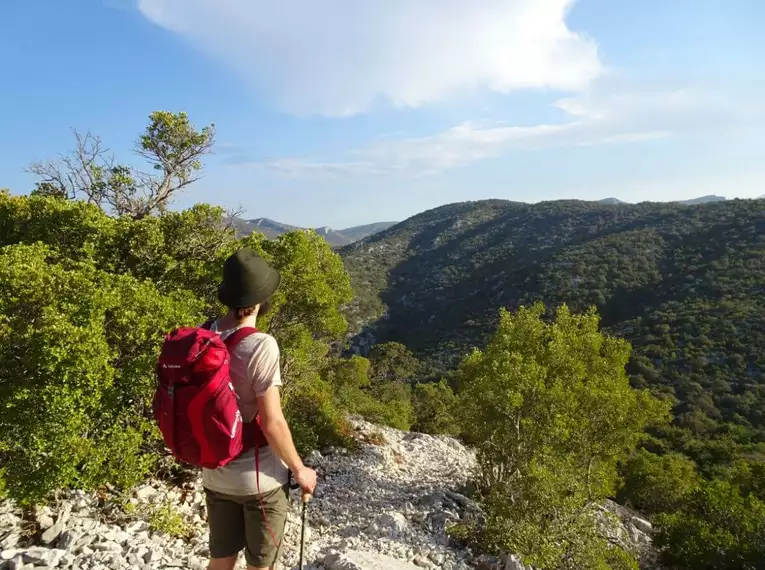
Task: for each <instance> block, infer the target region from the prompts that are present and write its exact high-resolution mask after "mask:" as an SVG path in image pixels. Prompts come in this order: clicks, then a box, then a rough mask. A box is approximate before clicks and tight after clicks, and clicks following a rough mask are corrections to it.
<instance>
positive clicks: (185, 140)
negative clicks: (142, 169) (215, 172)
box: [140, 111, 215, 182]
mask: <svg viewBox="0 0 765 570" xmlns="http://www.w3.org/2000/svg"><path fill="white" fill-rule="evenodd" d="M214 138H215V126H214V125H210V126H207V127H203V128H202V129H201V130H200V131H197V130H196V129H195V128H194V126H193V125H192V124H191V121H189V117H188V115H187V114H186V113H183V112H181V113H170V112H168V111H155V112H153V113H152V114H151V115H150V116H149V125H148V126H147V127H146V131H145V132H144V133H143V135H141V138H140V150H141V151H142V152H143V153H144V155H145V156H147V158H149V159H150V160H151V162H152V163H153V168H154V170H159V171H161V172H163V173H166V174H172V175H173V176H174V177H176V178H178V181H179V182H186V181H187V180H188V179H189V178H191V177H192V176H193V174H194V172H196V171H197V170H199V169H200V168H202V164H201V162H200V161H199V159H198V157H199V156H200V154H201V152H200V151H201V150H202V149H206V148H207V147H209V145H210V144H211V143H212V141H213V139H214Z"/></svg>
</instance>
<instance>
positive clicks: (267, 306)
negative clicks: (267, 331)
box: [258, 299, 271, 316]
mask: <svg viewBox="0 0 765 570" xmlns="http://www.w3.org/2000/svg"><path fill="white" fill-rule="evenodd" d="M270 310H271V299H266V300H265V301H263V302H262V303H261V304H260V305H258V316H260V315H265V314H266V313H267V312H268V311H270Z"/></svg>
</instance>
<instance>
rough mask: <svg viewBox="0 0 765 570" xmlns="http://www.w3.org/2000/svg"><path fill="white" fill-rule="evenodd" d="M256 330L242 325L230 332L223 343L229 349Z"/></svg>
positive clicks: (256, 330)
mask: <svg viewBox="0 0 765 570" xmlns="http://www.w3.org/2000/svg"><path fill="white" fill-rule="evenodd" d="M256 332H258V329H256V328H254V327H242V328H240V329H237V330H236V331H234V332H233V333H231V334H230V335H229V336H228V338H226V340H224V341H223V343H224V344H225V345H226V348H228V349H229V350H231V349H232V348H234V347H235V346H236V345H237V344H239V343H240V342H242V341H243V340H244V339H246V338H247V337H248V336H250V335H253V334H255V333H256Z"/></svg>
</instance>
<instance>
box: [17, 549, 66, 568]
mask: <svg viewBox="0 0 765 570" xmlns="http://www.w3.org/2000/svg"><path fill="white" fill-rule="evenodd" d="M64 555H66V550H60V549H58V548H43V547H41V546H34V547H32V548H30V549H28V550H26V551H25V552H24V554H23V556H24V562H30V563H32V564H34V565H35V566H42V565H45V566H57V565H58V562H59V560H61V558H62V557H63V556H64Z"/></svg>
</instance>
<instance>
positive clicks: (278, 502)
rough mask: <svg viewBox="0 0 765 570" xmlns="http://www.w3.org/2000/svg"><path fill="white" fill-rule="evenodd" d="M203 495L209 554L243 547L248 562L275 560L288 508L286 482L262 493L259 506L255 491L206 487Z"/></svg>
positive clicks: (261, 563)
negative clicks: (231, 491)
mask: <svg viewBox="0 0 765 570" xmlns="http://www.w3.org/2000/svg"><path fill="white" fill-rule="evenodd" d="M205 496H206V501H207V519H208V522H209V524H210V556H211V557H212V558H228V557H229V556H236V555H238V554H239V552H241V551H242V549H244V556H245V559H246V560H247V564H249V565H250V566H258V567H262V568H270V567H272V566H273V565H275V564H276V561H277V559H278V558H279V553H280V551H281V545H282V537H283V536H284V525H285V523H286V522H287V512H288V510H289V489H288V486H287V485H285V486H284V487H281V488H279V489H274V490H273V491H269V492H267V493H263V495H262V503H263V509H262V510H261V505H260V501H259V500H258V496H257V495H242V496H236V495H224V494H223V493H217V492H215V491H211V490H209V489H205ZM263 511H265V513H266V517H267V520H268V524H266V521H265V520H264V519H263ZM269 527H270V528H269ZM271 531H273V536H272V535H271ZM274 542H275V544H274Z"/></svg>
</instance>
